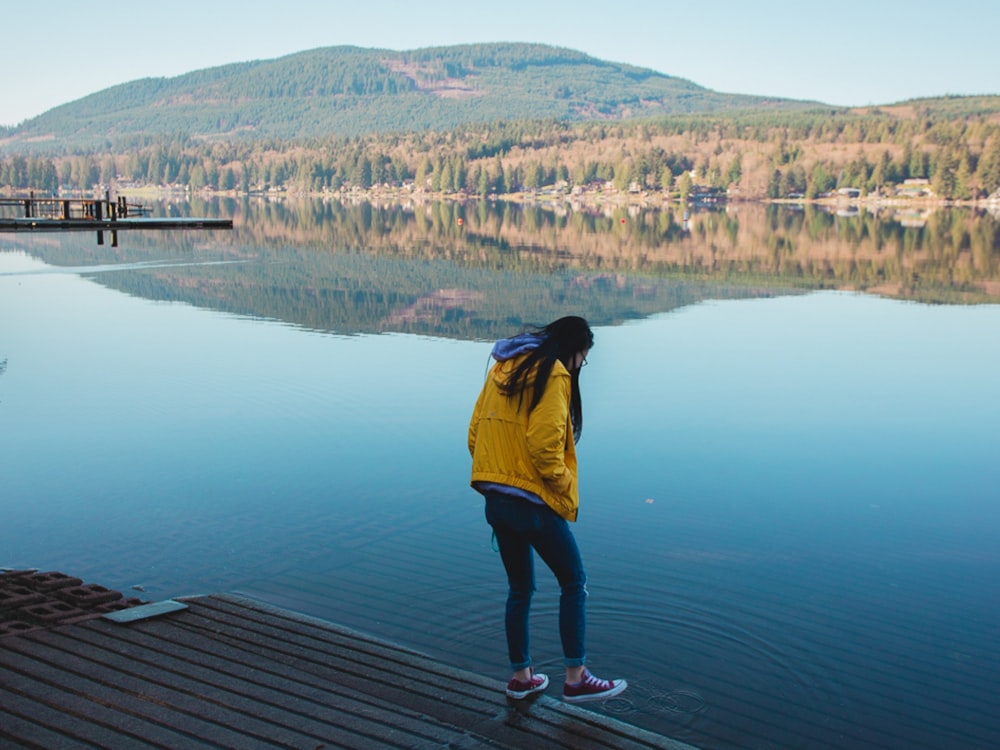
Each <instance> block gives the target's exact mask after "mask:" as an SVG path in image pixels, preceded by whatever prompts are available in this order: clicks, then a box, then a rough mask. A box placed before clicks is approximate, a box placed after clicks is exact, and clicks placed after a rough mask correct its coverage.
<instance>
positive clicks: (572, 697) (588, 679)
mask: <svg viewBox="0 0 1000 750" xmlns="http://www.w3.org/2000/svg"><path fill="white" fill-rule="evenodd" d="M627 687H628V683H627V682H625V680H602V679H599V678H597V677H594V675H592V674H591V673H590V671H589V670H586V669H585V670H583V679H582V680H580V681H579V682H577V683H576V684H572V685H571V684H570V683H568V682H567V683H566V684H564V685H563V700H565V701H568V702H570V703H583V702H584V701H602V700H604V699H605V698H613V697H614V696H616V695H618V694H619V693H622V692H624V691H625V688H627Z"/></svg>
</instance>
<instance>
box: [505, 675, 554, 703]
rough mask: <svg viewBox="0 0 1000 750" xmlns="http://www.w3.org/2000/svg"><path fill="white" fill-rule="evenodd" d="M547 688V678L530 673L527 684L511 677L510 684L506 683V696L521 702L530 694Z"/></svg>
mask: <svg viewBox="0 0 1000 750" xmlns="http://www.w3.org/2000/svg"><path fill="white" fill-rule="evenodd" d="M548 686H549V678H548V677H546V676H545V675H543V674H535V673H534V672H532V673H531V679H530V680H528V681H527V682H522V681H521V680H515V679H514V678H513V677H511V679H510V682H508V683H507V696H508V697H509V698H516V699H517V700H521V699H522V698H527V697H528V696H529V695H531V694H532V693H538V692H541V691H542V690H545V688H547V687H548Z"/></svg>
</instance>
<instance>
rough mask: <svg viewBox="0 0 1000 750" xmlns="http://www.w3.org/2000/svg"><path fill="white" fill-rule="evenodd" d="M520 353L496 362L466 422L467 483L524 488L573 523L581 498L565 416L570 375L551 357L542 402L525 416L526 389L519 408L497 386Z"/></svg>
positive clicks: (528, 397) (570, 429)
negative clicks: (469, 456)
mask: <svg viewBox="0 0 1000 750" xmlns="http://www.w3.org/2000/svg"><path fill="white" fill-rule="evenodd" d="M525 356H527V355H521V356H518V357H514V358H513V359H509V360H505V361H502V362H497V363H496V364H495V365H494V366H493V369H492V370H490V374H489V376H488V377H487V379H486V383H485V384H484V385H483V390H482V392H481V393H480V394H479V398H478V399H476V406H475V409H474V410H473V412H472V421H470V422H469V453H471V454H472V479H471V482H470V483H471V484H472V485H473V486H475V485H476V483H478V482H497V483H499V484H506V485H508V486H510V487H518V488H520V489H523V490H528V491H529V492H533V493H535V494H536V495H538V496H539V497H540V498H541V499H542V500H544V501H545V503H546V504H547V505H548V506H549V507H550V508H552V510H554V511H555V512H556V513H558V514H559V515H560V516H562V517H563V518H565V519H566V520H567V521H575V520H576V514H577V509H578V508H579V505H580V496H579V491H578V489H577V468H576V446H575V445H574V444H573V425H572V422H571V421H570V414H569V400H570V391H571V388H572V385H571V381H570V375H569V372H568V371H567V370H566V368H565V367H564V366H563V364H562V362H559V361H556V362H555V364H554V365H553V367H552V373H551V374H550V375H549V381H548V383H547V384H546V386H545V391H544V393H543V394H542V400H541V401H540V402H539V403H538V406H536V407H535V408H534V409H533V410H532V412H531V414H528V405H529V403H530V401H531V388H530V387H529V388H528V389H527V390H526V391H525V393H524V399H523V401H522V402H521V404H520V408H518V397H517V396H514V397H513V398H508V397H507V396H505V395H504V394H503V392H501V391H500V388H499V384H500V383H503V382H504V381H505V380H506V378H507V377H509V376H510V373H511V372H513V370H514V368H515V367H517V365H518V364H519V363H520V362H521V360H522V359H523V358H524V357H525Z"/></svg>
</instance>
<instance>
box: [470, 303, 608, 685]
mask: <svg viewBox="0 0 1000 750" xmlns="http://www.w3.org/2000/svg"><path fill="white" fill-rule="evenodd" d="M593 343H594V334H593V333H592V332H591V330H590V326H589V325H588V324H587V321H586V320H584V319H583V318H579V317H575V316H570V317H565V318H560V319H559V320H556V321H554V322H552V323H550V324H549V325H547V326H545V327H544V328H539V329H536V330H534V331H532V332H530V333H523V334H520V335H518V336H514V337H513V338H509V339H502V340H500V341H498V342H496V344H495V345H494V347H493V358H494V359H495V360H497V362H496V364H495V365H494V366H493V368H492V369H491V371H490V374H489V376H488V377H487V379H486V383H485V384H484V386H483V389H482V392H481V393H480V394H479V398H478V399H477V401H476V406H475V410H474V411H473V414H472V421H471V422H470V424H469V452H470V453H471V454H472V486H473V487H474V488H475V489H476V490H478V491H479V492H481V493H482V494H483V496H484V497H485V499H486V520H487V522H489V524H490V526H492V527H493V532H494V534H495V535H496V540H497V545H498V547H499V549H500V556H501V559H502V560H503V564H504V568H505V569H506V571H507V581H508V585H509V591H508V595H507V610H506V620H505V625H506V632H507V650H508V655H509V657H510V663H511V668H512V669H513V671H514V674H513V677H511V680H510V682H509V683H508V685H507V695H508V696H510V697H511V698H525V697H527V696H528V695H530V694H532V693H537V692H540V691H542V690H545V688H546V687H548V684H549V679H548V677H546V676H545V675H543V674H535V672H534V670H533V669H532V667H531V654H530V651H529V634H528V633H529V628H528V616H529V613H530V608H531V597H532V594H533V593H534V591H535V571H534V557H533V552H532V550H534V552H537V553H538V555H539V557H541V559H542V560H543V561H544V562H545V564H546V565H547V566H548V567H549V569H550V570H551V571H552V572H553V574H554V575H555V577H556V579H557V580H558V581H559V586H560V589H561V594H560V597H559V635H560V637H561V639H562V648H563V658H564V663H565V666H566V682H565V685H564V686H563V698H564V699H565V700H567V701H570V702H582V701H587V700H599V699H604V698H610V697H611V696H614V695H618V694H619V693H621V692H622V691H623V690H625V688H626V687H627V683H626V682H625V680H602V679H599V678H597V677H594V676H593V675H592V674H590V672H589V671H588V670H587V668H586V666H585V664H586V656H587V654H586V647H585V634H586V600H587V588H586V583H587V576H586V573H585V572H584V569H583V562H582V560H581V559H580V552H579V549H578V548H577V545H576V539H575V538H574V536H573V532H572V531H571V530H570V527H569V523H568V522H569V521H575V520H576V515H577V507H578V505H579V495H578V491H577V462H576V447H575V443H576V441H577V440H578V439H579V437H580V432H581V430H582V428H583V408H582V405H581V401H580V370H581V369H582V368H583V366H584V365H586V364H587V354H588V353H589V351H590V348H591V347H592V346H593Z"/></svg>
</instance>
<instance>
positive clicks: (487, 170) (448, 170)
mask: <svg viewBox="0 0 1000 750" xmlns="http://www.w3.org/2000/svg"><path fill="white" fill-rule="evenodd" d="M915 179H916V180H926V181H927V183H928V185H929V188H930V189H931V190H932V191H933V193H934V195H935V196H937V197H939V198H947V199H957V200H969V199H975V198H982V197H985V196H987V195H989V194H991V193H993V192H995V191H996V190H998V189H1000V125H997V124H996V122H995V118H991V117H990V113H989V112H986V113H981V114H977V113H976V112H975V111H974V109H972V110H970V112H969V113H966V114H965V115H963V116H961V117H957V116H955V114H954V112H952V111H948V110H944V111H938V110H934V109H932V108H930V107H923V108H921V107H919V106H914V107H911V108H910V111H908V112H907V113H905V114H894V113H889V112H884V111H879V110H873V111H870V112H864V113H858V112H851V111H846V110H829V109H824V110H816V111H812V112H757V113H744V114H735V115H718V116H711V117H710V116H698V117H695V116H684V117H678V116H675V117H664V118H657V119H651V120H645V121H629V122H614V123H610V122H607V123H602V122H591V123H584V124H571V123H567V122H565V121H561V120H545V121H516V122H494V123H490V124H487V125H480V126H468V127H463V128H459V129H456V130H450V131H442V132H434V131H425V132H415V133H402V134H400V133H394V134H376V135H367V136H361V137H354V138H347V137H336V138H335V137H330V138H316V139H307V140H283V139H266V140H259V141H247V140H233V141H225V140H216V141H208V140H205V139H196V138H191V137H188V136H185V135H183V134H178V135H175V136H172V137H169V138H166V137H158V136H157V137H145V138H130V139H126V140H120V141H112V140H108V141H106V142H105V143H103V144H102V145H101V147H100V148H93V149H90V150H88V151H85V152H79V151H78V152H66V153H61V154H57V155H53V156H44V157H42V156H20V155H12V156H8V157H4V158H0V187H4V186H6V188H7V189H8V190H27V189H32V190H35V191H39V192H43V193H46V192H47V193H55V192H56V191H57V190H59V189H60V188H62V189H73V190H81V191H87V190H93V189H95V188H97V187H99V186H105V187H113V186H115V185H122V184H124V185H126V186H129V187H137V186H182V187H186V188H189V189H192V190H203V189H210V190H218V191H225V192H228V191H235V192H244V193H247V192H255V191H294V192H309V193H323V192H331V191H340V190H345V189H352V188H353V189H360V190H369V189H371V188H373V187H378V186H400V185H403V184H407V183H412V185H413V186H415V187H416V188H417V189H419V190H426V191H430V192H434V193H454V192H462V193H466V194H468V195H471V196H481V197H485V196H489V195H499V196H502V195H506V194H510V193H515V192H519V191H526V190H527V191H531V190H540V189H545V188H560V189H563V190H565V191H569V190H571V189H572V188H574V187H576V186H583V187H586V186H593V185H602V186H611V187H613V188H615V189H616V190H619V191H632V192H636V191H640V192H642V191H654V192H662V193H669V194H672V195H674V196H679V197H681V198H685V197H686V193H689V192H690V191H691V190H692V189H693V187H694V186H695V185H699V186H707V187H711V188H714V189H718V190H720V191H721V190H729V191H731V192H735V193H736V194H738V195H740V196H742V197H744V198H749V199H759V198H786V197H805V198H816V197H819V196H821V195H823V194H824V193H828V192H830V191H834V190H837V189H839V188H845V187H849V188H855V189H858V190H860V191H862V192H864V193H871V192H875V191H886V190H888V189H890V188H892V187H893V186H899V185H901V184H904V183H905V182H906V181H907V180H915Z"/></svg>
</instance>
